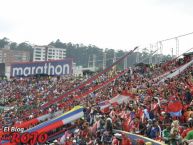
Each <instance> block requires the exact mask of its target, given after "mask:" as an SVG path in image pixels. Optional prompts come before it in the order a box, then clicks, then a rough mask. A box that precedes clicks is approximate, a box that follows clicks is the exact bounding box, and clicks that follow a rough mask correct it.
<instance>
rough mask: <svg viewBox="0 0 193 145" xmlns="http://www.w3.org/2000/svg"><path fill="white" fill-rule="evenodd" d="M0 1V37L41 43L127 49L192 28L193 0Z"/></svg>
mask: <svg viewBox="0 0 193 145" xmlns="http://www.w3.org/2000/svg"><path fill="white" fill-rule="evenodd" d="M0 3H1V8H0V38H2V37H8V38H10V39H11V40H12V41H16V42H23V41H29V42H30V43H32V44H39V45H43V44H48V43H49V42H51V41H53V40H56V39H58V38H59V39H60V40H61V41H63V42H72V43H83V44H85V45H88V44H94V45H96V46H98V47H101V48H114V49H123V50H125V49H130V48H133V47H134V46H136V45H144V46H145V45H147V46H149V44H150V43H155V42H156V41H159V40H162V39H166V38H169V37H173V36H177V35H180V34H185V33H189V32H193V9H192V8H193V1H192V0H0ZM190 37H191V38H190ZM187 39H190V40H188V42H186V41H184V40H182V41H181V40H180V41H181V42H180V49H181V51H182V48H183V49H185V47H186V48H190V47H193V41H192V43H191V42H190V41H191V40H193V36H189V37H187ZM167 43H168V44H166V43H164V46H165V48H170V47H174V46H175V41H171V42H167ZM169 43H171V44H169ZM187 43H188V44H187ZM170 45H171V46H170ZM166 46H167V47H166Z"/></svg>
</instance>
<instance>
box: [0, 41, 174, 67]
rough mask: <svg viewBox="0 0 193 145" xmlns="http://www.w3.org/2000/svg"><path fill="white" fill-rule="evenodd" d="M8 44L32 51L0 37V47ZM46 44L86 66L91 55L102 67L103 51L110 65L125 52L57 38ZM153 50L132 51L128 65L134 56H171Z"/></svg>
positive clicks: (143, 58)
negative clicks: (61, 49)
mask: <svg viewBox="0 0 193 145" xmlns="http://www.w3.org/2000/svg"><path fill="white" fill-rule="evenodd" d="M7 45H9V46H10V49H12V50H18V51H19V50H22V51H32V46H31V45H30V44H29V43H27V42H22V43H19V44H17V43H16V42H11V41H10V40H9V39H8V38H3V39H0V49H2V48H6V47H5V46H7ZM47 45H52V46H55V47H56V48H65V49H66V55H67V57H71V58H73V59H74V62H75V63H76V64H77V65H78V66H79V65H81V66H83V67H88V66H92V64H93V57H95V58H96V66H97V67H98V68H100V69H102V66H103V57H104V52H105V53H106V66H110V65H111V64H112V63H113V58H114V56H116V59H118V58H120V57H121V56H123V55H124V54H125V52H124V51H123V50H118V51H117V50H116V51H115V50H114V49H109V48H105V49H101V48H98V47H97V46H95V45H89V46H85V45H83V44H73V43H71V42H69V43H64V42H61V41H60V40H59V39H58V40H56V41H52V42H51V43H50V44H47ZM152 53H153V52H148V50H147V49H146V48H144V49H143V50H142V52H141V53H139V52H134V53H133V54H132V55H131V56H130V57H128V61H127V63H128V66H132V65H133V64H136V60H137V59H136V58H137V57H138V58H139V61H138V62H143V63H147V64H148V63H149V58H150V57H152V62H153V63H157V62H158V58H160V57H162V60H163V61H165V60H169V59H171V56H169V55H167V56H165V55H162V56H160V55H159V54H154V55H152ZM118 68H120V69H122V68H123V63H121V64H120V65H119V66H118Z"/></svg>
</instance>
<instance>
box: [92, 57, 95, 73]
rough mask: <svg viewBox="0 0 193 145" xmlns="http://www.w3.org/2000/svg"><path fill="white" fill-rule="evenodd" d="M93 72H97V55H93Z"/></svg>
mask: <svg viewBox="0 0 193 145" xmlns="http://www.w3.org/2000/svg"><path fill="white" fill-rule="evenodd" d="M92 67H93V71H95V68H96V55H95V54H93V62H92Z"/></svg>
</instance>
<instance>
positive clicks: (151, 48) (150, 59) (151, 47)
mask: <svg viewBox="0 0 193 145" xmlns="http://www.w3.org/2000/svg"><path fill="white" fill-rule="evenodd" d="M152 50H153V45H152V44H150V53H149V55H150V56H149V64H152Z"/></svg>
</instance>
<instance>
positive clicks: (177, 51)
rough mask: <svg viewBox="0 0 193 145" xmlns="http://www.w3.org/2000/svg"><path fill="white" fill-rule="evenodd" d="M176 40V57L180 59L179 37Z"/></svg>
mask: <svg viewBox="0 0 193 145" xmlns="http://www.w3.org/2000/svg"><path fill="white" fill-rule="evenodd" d="M175 40H176V57H178V55H179V39H178V37H176V38H175Z"/></svg>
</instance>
